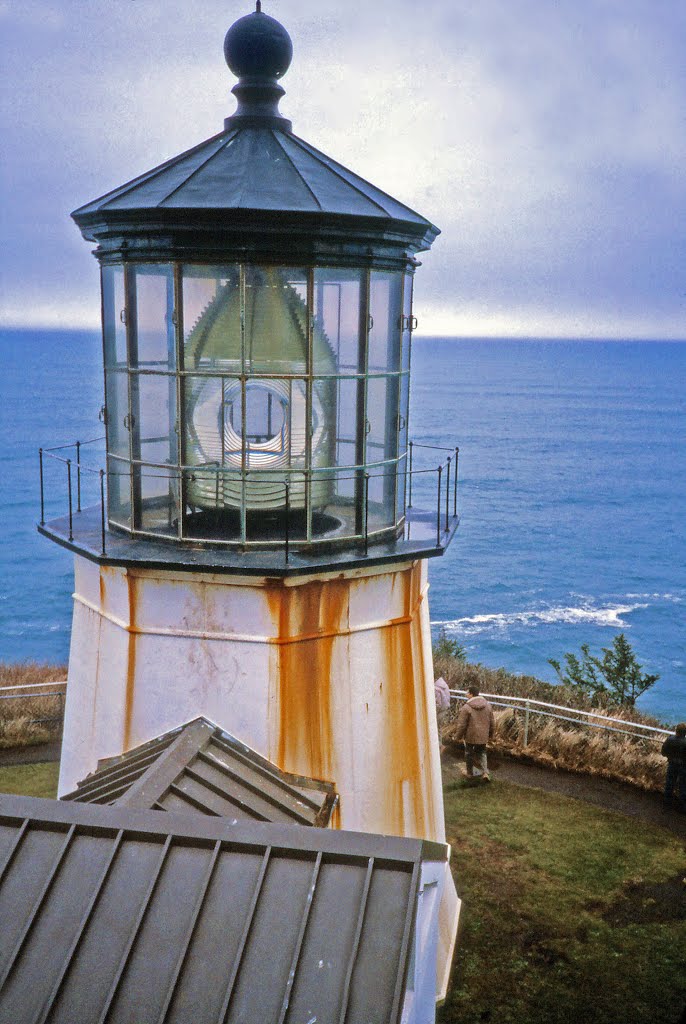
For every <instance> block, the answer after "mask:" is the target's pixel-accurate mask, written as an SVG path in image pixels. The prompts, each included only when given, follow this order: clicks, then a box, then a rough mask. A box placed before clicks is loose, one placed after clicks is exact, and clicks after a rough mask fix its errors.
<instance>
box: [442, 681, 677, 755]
mask: <svg viewBox="0 0 686 1024" xmlns="http://www.w3.org/2000/svg"><path fill="white" fill-rule="evenodd" d="M450 696H451V699H452V703H453V705H455V706H459V705H461V704H462V703H464V702H465V701H466V700H468V699H469V694H468V693H467V691H466V690H451V691H450ZM480 696H482V697H485V698H486V700H487V701H488V702H489V703H490V704H491V705H492V706H493V707H494V708H504V709H508V710H510V711H514V712H515V713H516V714H517V715H518V716H521V717H522V718H523V722H524V729H523V733H522V744H523V746H525V747H526V746H527V745H528V742H529V728H530V724H531V720H532V718H549V719H553V720H554V721H556V722H567V723H569V724H572V725H575V726H582V727H585V728H588V729H597V730H600V731H601V732H603V733H606V734H607V735H608V736H609V734H610V733H618V734H621V735H623V736H631V737H633V738H634V739H642V740H652V741H654V742H656V743H657V742H659V743H663V742H664V740H665V739H666V737H667V736H669V735H671V734H670V731H669V729H663V728H660V727H658V726H653V725H643V724H642V723H641V722H630V721H627V720H626V719H625V718H614V717H612V716H610V715H604V714H602V713H600V712H599V711H580V710H579V709H578V708H569V707H565V706H563V705H561V704H548V703H546V701H542V700H533V699H532V698H531V697H513V696H508V695H506V694H499V693H482V694H481V695H480Z"/></svg>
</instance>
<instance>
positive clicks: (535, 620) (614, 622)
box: [432, 604, 648, 635]
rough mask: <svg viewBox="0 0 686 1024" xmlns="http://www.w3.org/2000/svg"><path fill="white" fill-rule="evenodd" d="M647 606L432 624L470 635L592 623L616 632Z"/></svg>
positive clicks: (474, 617)
mask: <svg viewBox="0 0 686 1024" xmlns="http://www.w3.org/2000/svg"><path fill="white" fill-rule="evenodd" d="M647 607H648V605H646V604H617V605H606V606H604V607H598V608H593V607H574V606H568V605H560V606H557V607H552V608H538V609H529V610H526V611H518V612H495V613H492V614H489V615H470V616H466V617H464V618H461V619H449V620H445V621H442V622H434V623H432V625H435V626H444V627H445V628H446V629H450V630H455V631H457V632H460V633H465V634H468V635H471V634H474V633H479V632H485V631H487V630H489V629H492V630H498V631H504V630H506V629H508V628H509V627H510V626H538V625H550V624H551V623H578V622H584V623H589V624H590V625H593V626H611V627H613V628H615V629H626V628H627V626H628V623H627V622H625V621H624V619H623V616H625V615H629V614H630V613H631V612H634V611H636V610H637V609H639V608H647Z"/></svg>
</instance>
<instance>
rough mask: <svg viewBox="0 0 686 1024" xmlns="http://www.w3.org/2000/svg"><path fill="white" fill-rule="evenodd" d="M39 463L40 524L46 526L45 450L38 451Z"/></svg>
mask: <svg viewBox="0 0 686 1024" xmlns="http://www.w3.org/2000/svg"><path fill="white" fill-rule="evenodd" d="M38 462H39V464H40V524H41V526H45V495H44V493H43V449H42V448H39V449H38Z"/></svg>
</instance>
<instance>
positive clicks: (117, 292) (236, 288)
mask: <svg viewBox="0 0 686 1024" xmlns="http://www.w3.org/2000/svg"><path fill="white" fill-rule="evenodd" d="M224 52H225V56H226V59H227V62H228V64H229V67H230V68H231V70H232V71H233V72H234V74H236V75H237V76H238V79H239V80H238V83H237V84H236V85H235V86H234V89H233V92H234V94H235V96H236V98H237V100H238V107H237V110H236V113H235V114H234V115H233V116H231V117H228V118H227V119H226V121H225V125H224V131H223V132H222V133H221V134H220V135H218V136H215V137H213V138H212V139H210V140H208V141H207V142H205V143H202V144H201V145H200V146H197V147H195V148H194V149H192V150H190V151H188V152H187V153H184V154H182V155H181V156H179V157H176V158H174V159H172V160H170V161H168V162H167V163H165V164H162V165H161V166H160V167H157V168H155V169H154V170H152V171H150V172H148V173H147V174H144V175H142V176H141V177H139V178H137V179H135V180H134V181H132V182H130V183H129V184H127V185H124V186H122V187H121V188H119V189H116V190H114V191H113V192H111V193H109V194H107V195H105V196H103V197H101V198H100V199H98V200H96V201H95V202H92V203H89V204H88V205H87V206H85V207H82V208H81V209H79V210H77V211H76V212H75V213H74V214H73V217H74V219H75V220H76V222H77V224H78V225H79V227H80V228H81V230H82V232H83V234H84V236H85V237H86V238H87V239H89V240H92V241H95V242H97V243H98V248H97V249H96V255H97V257H98V259H99V261H100V263H101V266H102V307H103V336H104V361H105V406H104V409H103V419H104V421H105V424H106V432H107V439H106V447H107V495H108V499H107V521H108V525H109V527H110V528H111V529H113V530H115V531H120V532H123V533H125V534H128V535H129V536H132V537H137V536H138V537H147V538H151V539H153V540H155V541H168V542H186V541H190V542H193V543H195V544H198V543H199V544H202V543H209V544H212V545H213V546H214V545H226V546H228V547H231V546H239V547H240V548H241V549H243V550H245V549H246V547H250V546H252V547H257V548H265V547H266V548H268V547H270V546H280V545H283V543H284V541H286V540H287V541H288V542H290V543H292V544H293V545H294V546H296V547H297V546H300V547H304V548H307V549H314V550H315V551H316V550H317V548H322V547H325V548H327V549H329V548H337V547H338V548H345V547H350V546H351V545H359V543H360V541H361V539H363V538H364V541H365V544H367V545H368V544H369V542H370V540H371V542H372V543H374V542H375V541H382V540H392V539H393V538H396V537H398V536H399V535H400V534H401V532H402V530H403V524H404V522H405V518H406V506H407V470H408V406H409V370H410V341H411V333H412V328H413V325H414V323H415V321H414V319H413V315H412V281H413V274H414V270H415V266H416V265H417V261H416V258H415V256H416V253H417V252H419V251H420V250H421V249H426V248H428V247H429V245H430V244H431V242H432V241H433V239H434V238H435V236H436V235H437V233H438V229H437V228H435V227H434V226H433V225H432V224H430V222H428V221H426V220H425V219H424V218H422V217H420V216H419V215H418V214H416V213H415V212H414V211H412V210H410V209H409V208H408V207H406V206H404V205H403V204H401V203H399V202H397V201H396V200H394V199H392V198H391V197H390V196H388V195H386V194H385V193H383V192H381V190H379V189H377V188H376V187H374V186H373V185H370V184H369V183H368V182H366V181H364V180H363V179H362V178H360V177H359V176H357V175H356V174H354V173H352V172H351V171H349V170H347V169H346V168H344V167H342V166H341V165H339V164H337V163H336V162H335V161H333V160H331V159H330V158H329V157H327V156H325V155H324V154H322V153H320V152H319V151H318V150H316V149H314V148H313V147H312V146H310V145H309V144H308V143H306V142H304V141H303V140H301V139H299V138H297V137H296V136H295V135H294V134H293V132H292V127H291V122H290V121H289V120H288V119H286V118H285V117H283V116H282V115H281V114H280V113H279V110H278V103H279V100H280V98H281V97H282V95H283V94H284V90H283V88H282V86H281V85H280V84H279V81H278V79H279V78H280V77H281V75H283V74H284V73H285V71H286V70H287V69H288V66H289V64H290V60H291V55H292V44H291V41H290V38H289V36H288V33H287V32H286V30H285V29H284V28H283V26H281V25H280V24H279V23H278V22H277V21H275V20H274V19H273V18H270V17H269V16H268V15H266V14H264V13H262V11H261V10H260V9H259V5H258V10H256V11H255V12H254V13H253V14H250V15H247V16H246V17H243V18H241V19H239V20H238V21H237V22H236V23H235V24H234V25H233V26H232V27H231V28H230V29H229V32H228V33H227V36H226V40H225V44H224Z"/></svg>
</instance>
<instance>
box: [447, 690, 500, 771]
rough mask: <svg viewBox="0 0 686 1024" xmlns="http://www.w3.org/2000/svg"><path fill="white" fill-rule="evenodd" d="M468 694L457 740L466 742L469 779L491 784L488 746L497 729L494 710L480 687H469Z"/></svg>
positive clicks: (465, 749) (457, 730)
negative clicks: (487, 753) (487, 759)
mask: <svg viewBox="0 0 686 1024" xmlns="http://www.w3.org/2000/svg"><path fill="white" fill-rule="evenodd" d="M467 693H468V694H469V700H468V701H467V702H466V704H463V706H462V708H461V710H460V714H459V715H458V716H457V727H456V729H455V739H456V740H462V739H463V740H464V751H465V757H464V759H465V765H466V768H467V777H468V778H480V779H482V780H483V781H484V782H490V781H491V780H490V776H489V774H488V763H487V761H486V744H487V743H488V742H489V741H490V740H491V739H492V738H493V731H494V729H495V719H494V717H493V708H492V707H491V705H490V704H489V703H488V701H487V700H485V699H484V698H483V697H480V696H479V687H478V686H476V685H475V684H472V685H471V686H470V687H468V689H467Z"/></svg>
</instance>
